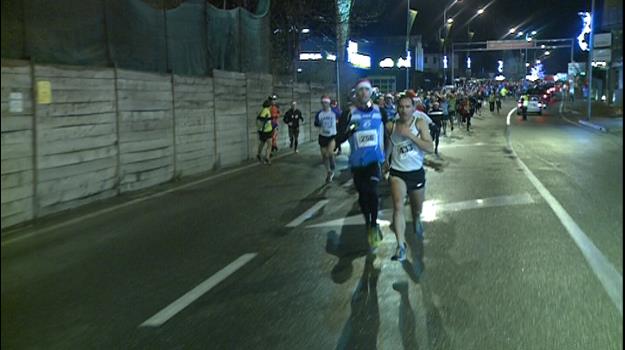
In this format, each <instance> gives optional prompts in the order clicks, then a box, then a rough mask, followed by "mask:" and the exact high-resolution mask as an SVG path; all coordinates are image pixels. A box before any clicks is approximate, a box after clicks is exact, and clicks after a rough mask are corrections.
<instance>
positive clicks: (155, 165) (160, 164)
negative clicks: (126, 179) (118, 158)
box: [121, 156, 173, 174]
mask: <svg viewBox="0 0 625 350" xmlns="http://www.w3.org/2000/svg"><path fill="white" fill-rule="evenodd" d="M172 165H173V157H171V156H167V157H163V158H157V159H151V160H147V161H143V162H134V163H129V164H124V163H122V164H121V173H122V174H132V173H141V172H144V171H149V170H154V169H159V168H170V167H171V166H172Z"/></svg>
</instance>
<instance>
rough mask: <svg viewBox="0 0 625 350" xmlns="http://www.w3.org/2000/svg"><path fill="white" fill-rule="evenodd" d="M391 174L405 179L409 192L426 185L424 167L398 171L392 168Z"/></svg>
mask: <svg viewBox="0 0 625 350" xmlns="http://www.w3.org/2000/svg"><path fill="white" fill-rule="evenodd" d="M390 175H391V176H395V177H398V178H400V179H402V180H404V182H405V183H406V189H407V190H408V192H411V191H416V190H420V189H422V188H424V187H425V170H424V169H423V168H421V169H419V170H415V171H398V170H395V169H393V168H391V171H390Z"/></svg>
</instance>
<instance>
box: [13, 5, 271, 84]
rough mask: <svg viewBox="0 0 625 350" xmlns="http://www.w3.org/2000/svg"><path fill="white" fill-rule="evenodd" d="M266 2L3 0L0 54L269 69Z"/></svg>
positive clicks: (180, 67)
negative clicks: (224, 5) (250, 7)
mask: <svg viewBox="0 0 625 350" xmlns="http://www.w3.org/2000/svg"><path fill="white" fill-rule="evenodd" d="M269 1H270V0H260V1H259V3H258V5H257V10H256V12H255V13H250V12H249V11H246V10H243V9H241V8H236V9H233V10H220V9H218V8H216V7H214V6H212V5H210V4H207V3H206V2H205V1H203V0H186V1H181V2H180V4H179V5H178V6H177V7H175V8H170V9H165V6H159V5H158V4H159V3H161V2H159V1H156V0H154V1H150V2H149V3H148V2H146V1H143V0H81V1H75V0H54V1H49V0H3V1H2V2H1V3H2V57H3V58H17V59H32V60H33V61H34V62H37V63H61V64H73V65H88V66H111V65H116V66H117V67H120V68H126V69H135V70H143V71H153V72H167V71H171V72H174V73H177V74H184V75H207V74H210V73H211V71H212V69H222V70H228V71H239V72H250V71H253V72H270V71H271V67H270V62H271V60H270V55H271V43H270V40H271V34H270V23H269ZM162 4H163V5H164V2H162Z"/></svg>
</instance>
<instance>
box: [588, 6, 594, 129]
mask: <svg viewBox="0 0 625 350" xmlns="http://www.w3.org/2000/svg"><path fill="white" fill-rule="evenodd" d="M594 31H595V0H592V2H591V3H590V37H589V40H588V47H589V49H588V120H590V117H591V116H592V51H593V48H592V46H593V45H594V43H593V40H592V36H593V33H594Z"/></svg>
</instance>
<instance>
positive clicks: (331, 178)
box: [328, 171, 334, 183]
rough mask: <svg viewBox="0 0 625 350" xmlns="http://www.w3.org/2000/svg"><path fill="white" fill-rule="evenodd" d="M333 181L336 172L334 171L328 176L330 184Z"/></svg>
mask: <svg viewBox="0 0 625 350" xmlns="http://www.w3.org/2000/svg"><path fill="white" fill-rule="evenodd" d="M332 180H334V172H333V171H331V172H330V173H329V174H328V183H330V182H332Z"/></svg>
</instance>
